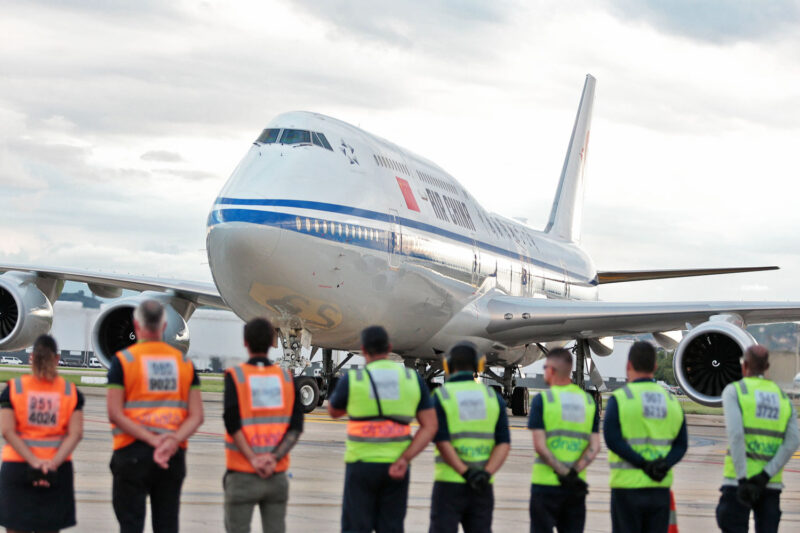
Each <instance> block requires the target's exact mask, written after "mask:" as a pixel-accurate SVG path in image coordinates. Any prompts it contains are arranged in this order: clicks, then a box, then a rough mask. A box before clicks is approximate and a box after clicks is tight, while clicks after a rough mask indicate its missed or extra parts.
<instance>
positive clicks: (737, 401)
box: [717, 345, 800, 533]
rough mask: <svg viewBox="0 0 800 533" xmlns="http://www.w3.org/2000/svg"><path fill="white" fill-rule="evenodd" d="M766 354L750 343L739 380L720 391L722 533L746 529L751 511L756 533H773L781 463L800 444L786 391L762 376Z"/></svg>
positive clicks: (766, 364)
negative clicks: (724, 435)
mask: <svg viewBox="0 0 800 533" xmlns="http://www.w3.org/2000/svg"><path fill="white" fill-rule="evenodd" d="M767 369H769V352H768V351H767V349H766V348H764V347H763V346H760V345H755V346H751V347H749V348H748V349H747V350H746V351H745V353H744V356H743V359H742V375H743V376H744V378H742V379H741V380H740V381H736V382H734V383H730V384H728V385H727V386H726V387H725V389H723V391H722V408H723V410H724V412H725V430H726V433H727V435H728V453H727V454H726V455H725V467H724V470H723V474H722V475H723V480H722V487H721V488H720V492H722V495H721V496H720V499H719V505H717V525H718V526H719V528H720V529H721V530H722V531H723V532H725V533H746V532H747V529H748V522H749V521H750V511H751V510H752V511H753V518H754V520H755V525H756V531H757V532H758V533H775V532H777V531H778V524H779V523H780V520H781V507H780V497H781V489H783V467H784V466H785V465H786V463H788V462H789V459H791V458H792V454H794V452H795V450H797V447H798V445H800V431H799V430H798V427H797V415H796V414H795V411H794V407H792V404H791V402H790V401H789V399H788V398H787V397H786V394H785V393H784V392H783V391H782V390H781V389H780V387H778V386H777V385H776V384H775V383H774V382H773V381H770V380H769V379H767V378H766V377H764V374H765V373H766V372H767Z"/></svg>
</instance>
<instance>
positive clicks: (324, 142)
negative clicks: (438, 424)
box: [311, 131, 333, 152]
mask: <svg viewBox="0 0 800 533" xmlns="http://www.w3.org/2000/svg"><path fill="white" fill-rule="evenodd" d="M311 138H312V139H314V144H316V145H317V146H321V147H322V148H325V149H326V150H330V151H331V152H332V151H333V148H331V145H330V144H329V143H328V139H326V138H325V135H323V134H322V133H317V132H316V131H312V132H311Z"/></svg>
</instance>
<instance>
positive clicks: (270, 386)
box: [250, 376, 283, 408]
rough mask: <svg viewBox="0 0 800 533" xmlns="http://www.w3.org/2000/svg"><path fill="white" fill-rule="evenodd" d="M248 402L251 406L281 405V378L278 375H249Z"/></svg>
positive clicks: (274, 406)
mask: <svg viewBox="0 0 800 533" xmlns="http://www.w3.org/2000/svg"><path fill="white" fill-rule="evenodd" d="M250 402H251V405H252V406H253V407H268V408H279V407H283V380H281V378H279V377H278V376H250Z"/></svg>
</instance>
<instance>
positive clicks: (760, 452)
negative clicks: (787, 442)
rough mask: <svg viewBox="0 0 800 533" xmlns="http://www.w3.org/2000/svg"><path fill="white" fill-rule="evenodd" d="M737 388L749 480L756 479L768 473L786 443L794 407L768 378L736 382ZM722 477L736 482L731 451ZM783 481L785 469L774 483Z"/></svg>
mask: <svg viewBox="0 0 800 533" xmlns="http://www.w3.org/2000/svg"><path fill="white" fill-rule="evenodd" d="M734 386H735V387H736V396H737V397H738V399H739V409H741V411H742V425H743V426H744V446H745V450H746V454H747V477H753V476H755V475H756V474H759V473H761V471H762V470H764V467H765V466H766V465H767V463H769V462H770V461H771V460H772V457H773V456H774V455H775V454H776V453H777V451H778V448H780V446H781V444H782V443H783V438H784V436H785V434H786V427H787V426H788V424H789V423H790V422H791V421H790V418H791V414H792V404H791V402H790V401H789V399H788V398H787V397H786V394H785V393H784V392H783V391H782V390H781V389H780V387H778V386H777V385H776V384H775V383H774V382H772V381H770V380H768V379H764V378H760V377H747V378H744V379H742V380H740V381H737V382H735V383H734ZM791 423H796V422H791ZM722 475H723V476H724V477H726V478H728V479H736V469H735V468H734V466H733V459H732V458H731V455H730V449H729V450H728V453H727V455H726V456H725V468H724V470H723V474H722ZM782 478H783V468H781V469H780V470H779V471H778V472H777V473H776V474H775V475H774V476H773V477H772V479H770V482H771V483H780V482H781V479H782Z"/></svg>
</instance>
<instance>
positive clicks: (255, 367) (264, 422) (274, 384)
mask: <svg viewBox="0 0 800 533" xmlns="http://www.w3.org/2000/svg"><path fill="white" fill-rule="evenodd" d="M244 345H245V347H246V348H247V352H248V354H249V355H250V358H249V359H248V361H247V362H246V363H242V364H240V365H236V366H234V367H232V368H229V369H228V370H227V371H226V372H225V395H224V414H223V418H224V420H225V431H226V435H225V458H226V466H227V471H226V473H225V477H224V478H223V487H224V489H225V529H226V531H227V532H228V533H249V532H250V522H251V520H252V518H253V509H254V507H255V506H256V505H258V506H259V510H260V511H261V529H262V531H265V532H270V533H283V532H284V531H286V504H287V502H288V500H289V480H288V479H287V476H286V471H287V470H288V469H289V451H290V450H291V449H292V448H293V447H294V445H295V444H296V443H297V439H298V438H300V434H301V433H302V432H303V406H302V404H301V403H300V396H299V391H298V389H297V388H296V387H295V386H294V377H293V376H292V375H291V374H290V373H289V372H288V371H286V370H284V369H282V368H280V367H278V366H275V365H273V364H272V363H271V362H270V360H269V359H268V358H267V352H268V351H269V349H270V347H272V346H274V345H275V330H274V328H273V327H272V324H270V323H269V321H268V320H266V319H264V318H255V319H253V320H251V321H250V322H248V323H247V324H246V325H245V326H244Z"/></svg>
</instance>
